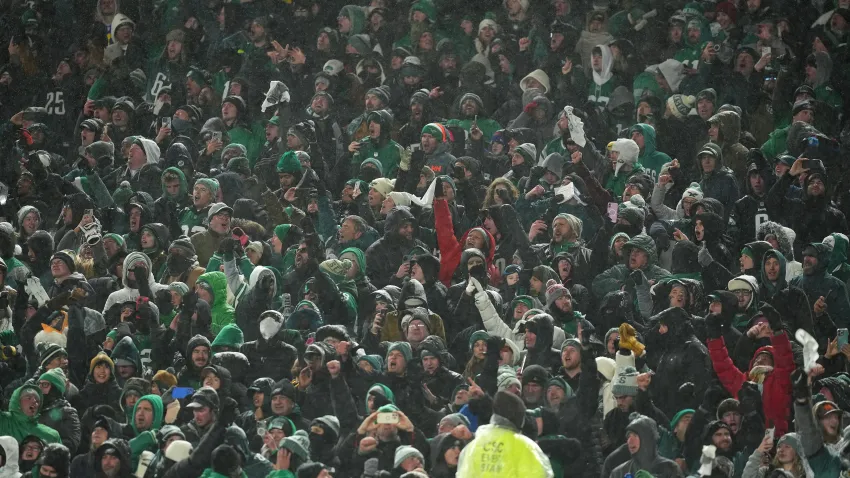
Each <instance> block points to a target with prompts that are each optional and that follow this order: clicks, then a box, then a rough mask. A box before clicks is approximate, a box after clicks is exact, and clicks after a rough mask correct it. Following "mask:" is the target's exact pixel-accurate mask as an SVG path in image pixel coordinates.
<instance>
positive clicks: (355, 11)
mask: <svg viewBox="0 0 850 478" xmlns="http://www.w3.org/2000/svg"><path fill="white" fill-rule="evenodd" d="M337 17H347V18H348V19H349V20H351V29H350V30H349V31H348V35H347V36H351V35H357V34H360V33H363V30H365V29H366V12H365V11H363V9H362V8H361V7H358V6H357V5H346V6H344V7H342V9H341V10H340V11H339V15H337Z"/></svg>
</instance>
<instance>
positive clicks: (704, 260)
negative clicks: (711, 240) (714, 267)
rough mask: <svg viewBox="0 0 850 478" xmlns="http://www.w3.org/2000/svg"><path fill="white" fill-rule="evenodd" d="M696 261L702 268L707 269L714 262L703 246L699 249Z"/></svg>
mask: <svg viewBox="0 0 850 478" xmlns="http://www.w3.org/2000/svg"><path fill="white" fill-rule="evenodd" d="M697 261H699V265H701V266H703V267H708V266H710V265H711V263H712V262H714V258H713V257H711V253H710V252H708V249H707V248H706V247H705V245H703V246H702V247H701V248H700V249H699V254H697Z"/></svg>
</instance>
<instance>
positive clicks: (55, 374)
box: [38, 367, 65, 395]
mask: <svg viewBox="0 0 850 478" xmlns="http://www.w3.org/2000/svg"><path fill="white" fill-rule="evenodd" d="M38 380H39V381H41V380H45V381H47V382H50V385H53V388H55V389H56V390H59V394H60V395H65V372H63V371H62V368H61V367H56V368H52V369H50V370H48V371H46V372H44V373H43V374H41V376H40V377H38Z"/></svg>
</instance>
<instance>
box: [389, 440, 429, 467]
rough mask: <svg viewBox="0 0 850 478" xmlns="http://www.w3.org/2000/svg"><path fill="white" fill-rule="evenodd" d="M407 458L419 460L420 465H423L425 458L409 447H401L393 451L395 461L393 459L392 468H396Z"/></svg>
mask: <svg viewBox="0 0 850 478" xmlns="http://www.w3.org/2000/svg"><path fill="white" fill-rule="evenodd" d="M408 458H419V461H420V462H422V464H423V465H424V464H425V457H424V456H422V453H421V452H420V451H419V450H417V449H416V448H413V447H412V446H410V445H402V446H400V447H398V448H396V449H395V459H393V467H394V468H398V467H400V466H401V464H402V463H403V462H404V460H406V459H408Z"/></svg>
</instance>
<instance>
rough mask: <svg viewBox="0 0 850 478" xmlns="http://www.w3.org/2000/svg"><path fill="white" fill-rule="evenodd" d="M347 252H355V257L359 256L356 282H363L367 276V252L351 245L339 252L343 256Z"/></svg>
mask: <svg viewBox="0 0 850 478" xmlns="http://www.w3.org/2000/svg"><path fill="white" fill-rule="evenodd" d="M347 252H350V253H351V254H354V257H355V258H357V277H355V278H354V282H361V281H362V280H363V279H364V278H365V277H366V254H364V253H363V251H362V250H361V249H358V248H356V247H349V248H347V249H343V250H342V251H341V252H340V253H339V257H342V255H343V254H345V253H347Z"/></svg>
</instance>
